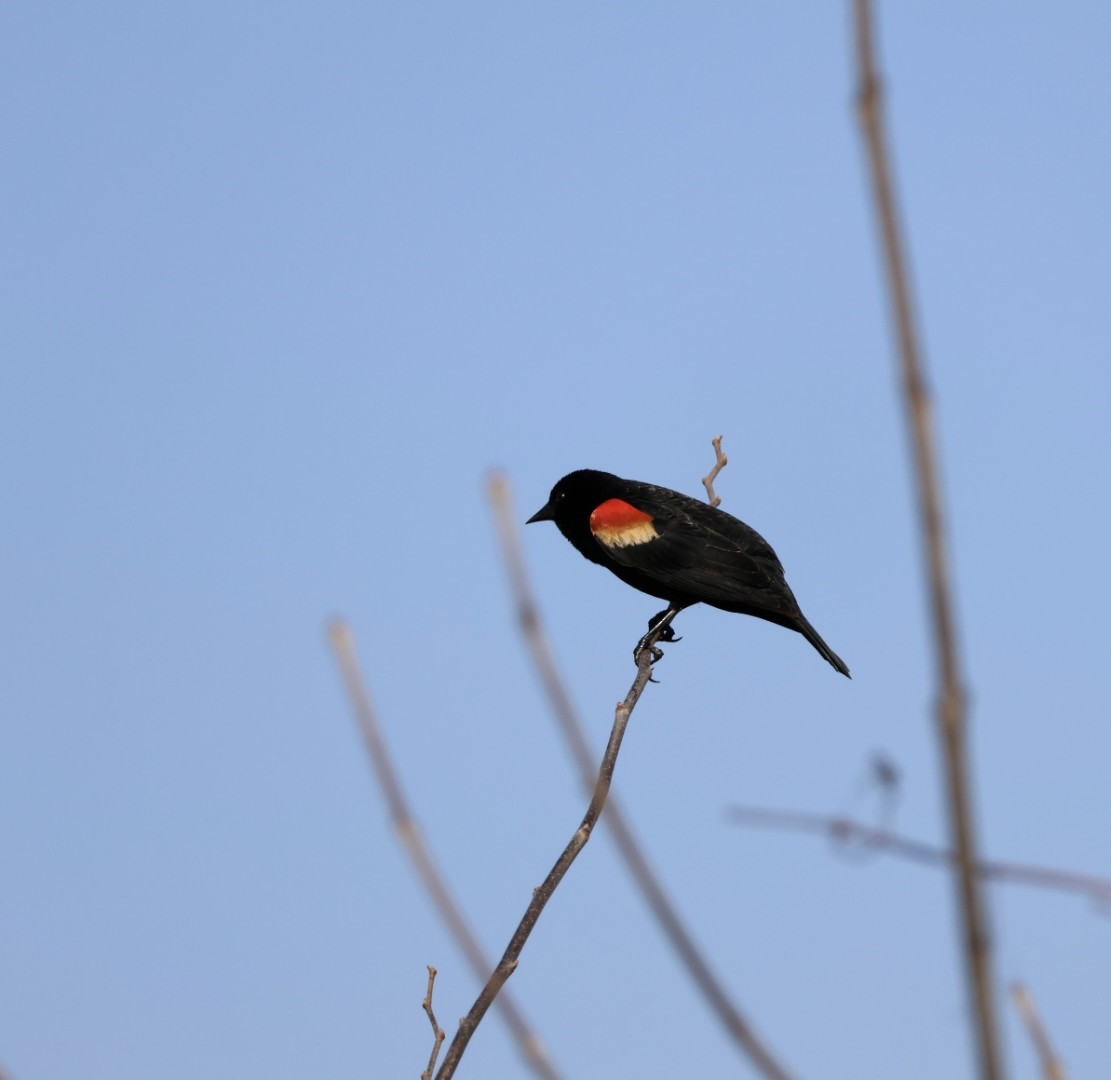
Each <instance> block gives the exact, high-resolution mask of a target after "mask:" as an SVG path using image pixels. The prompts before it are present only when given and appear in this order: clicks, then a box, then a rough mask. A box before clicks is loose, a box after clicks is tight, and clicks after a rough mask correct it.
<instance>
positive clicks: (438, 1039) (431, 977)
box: [420, 964, 444, 1080]
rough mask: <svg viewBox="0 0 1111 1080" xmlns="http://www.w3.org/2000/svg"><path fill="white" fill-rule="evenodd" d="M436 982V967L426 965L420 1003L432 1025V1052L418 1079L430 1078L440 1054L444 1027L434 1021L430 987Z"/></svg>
mask: <svg viewBox="0 0 1111 1080" xmlns="http://www.w3.org/2000/svg"><path fill="white" fill-rule="evenodd" d="M435 983H436V969H435V968H434V967H433V966H432V965H431V964H429V965H428V990H427V991H426V992H425V995H424V1001H422V1002H421V1005H422V1006H423V1007H424V1011H425V1012H426V1013H427V1014H428V1022H429V1023H430V1024H431V1025H432V1053H431V1055H430V1056H429V1058H428V1068H427V1069H425V1070H424V1072H422V1073H421V1074H420V1080H432V1074H433V1072H435V1071H436V1058H438V1057H439V1056H440V1047H441V1046H443V1044H444V1029H443V1028H442V1027H440V1025H439V1024H437V1023H436V1014H435V1013H434V1012H433V1011H432V988H433V986H434V985H435Z"/></svg>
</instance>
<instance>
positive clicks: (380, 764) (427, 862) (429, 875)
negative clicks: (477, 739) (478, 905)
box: [328, 619, 559, 1080]
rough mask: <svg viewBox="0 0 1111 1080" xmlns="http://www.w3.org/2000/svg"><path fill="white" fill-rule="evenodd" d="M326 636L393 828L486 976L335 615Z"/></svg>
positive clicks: (532, 1061)
mask: <svg viewBox="0 0 1111 1080" xmlns="http://www.w3.org/2000/svg"><path fill="white" fill-rule="evenodd" d="M328 641H329V643H330V644H331V647H332V652H333V654H334V655H335V658H336V662H337V663H338V664H339V668H340V672H341V673H342V675H343V681H344V685H345V686H346V688H347V696H348V698H349V699H350V701H351V708H352V709H353V711H354V713H355V718H356V720H357V721H358V724H359V731H360V732H361V733H362V736H363V742H364V743H365V745H366V750H367V754H368V755H369V757H370V760H371V764H372V765H373V766H374V772H375V775H376V776H377V778H378V784H379V786H380V787H381V788H382V792H383V794H384V795H385V796H386V803H387V805H388V807H389V812H390V819H391V821H392V822H393V827H394V831H395V832H396V833H397V835H398V838H399V839H400V840H401V842H402V844H403V845H404V847H405V850H406V852H407V853H408V855H409V858H410V860H411V861H412V863H413V865H414V866H415V867H416V870H417V874H418V875H419V876H420V879H421V882H422V883H423V884H424V887H425V889H426V890H427V891H428V894H429V896H431V897H432V902H433V904H435V905H436V910H437V911H438V912H439V914H440V918H441V919H443V920H444V924H445V925H446V926H447V928H448V930H449V931H450V932H451V935H452V937H453V938H455V942H456V944H457V945H458V946H459V948H460V949H461V950H462V952H463V955H464V956H465V957H466V960H467V963H468V964H469V965H470V967H471V970H472V971H473V972H474V973H475V976H476V977H477V978H478V979H485V978H486V974H487V972H489V970H490V961H489V960H488V959H487V958H486V956H485V954H484V953H483V951H482V946H481V945H479V943H478V939H477V938H476V937H475V936H474V934H473V933H472V931H471V928H470V926H468V925H467V921H466V919H465V918H464V917H463V913H462V912H461V911H460V909H459V906H458V904H456V902H455V899H454V897H453V896H452V895H451V892H450V890H449V889H448V886H447V882H446V881H445V880H444V878H443V875H442V874H441V873H440V871H439V868H438V867H437V866H436V864H435V862H434V861H433V859H432V855H431V854H430V853H429V851H428V848H427V847H426V846H425V843H424V840H423V838H422V837H421V834H420V830H419V828H418V827H417V824H416V821H415V820H414V818H413V815H412V812H411V811H410V809H409V804H408V802H407V800H406V799H405V795H404V792H403V791H402V789H401V782H400V781H399V779H398V777H397V772H396V770H395V769H394V767H393V763H392V761H391V760H390V756H389V752H388V751H387V749H386V743H385V740H384V739H383V737H382V732H381V728H380V726H379V723H378V717H377V714H376V713H375V711H374V708H373V706H372V705H371V703H370V696H369V694H368V693H367V690H366V685H365V683H364V682H363V677H362V672H361V671H360V669H359V662H358V660H357V659H356V657H355V648H354V644H353V642H352V639H351V631H350V629H349V628H348V626H347V624H346V623H345V622H344V621H343V620H341V619H334V620H333V621H332V622H331V623H330V624H329V626H328ZM498 1008H499V1010H500V1012H501V1016H502V1018H503V1019H504V1020H505V1023H506V1025H507V1026H508V1028H509V1030H510V1032H511V1033H512V1035H513V1038H514V1039H515V1040H516V1042H517V1047H518V1049H519V1050H520V1051H521V1054H522V1055H523V1057H524V1058H525V1060H526V1061H527V1062H528V1064H529V1066H530V1067H531V1068H532V1071H533V1072H534V1073H535V1074H536V1075H537V1076H540V1077H544V1080H559V1073H558V1072H557V1071H556V1069H555V1066H554V1065H553V1064H552V1062H551V1061H550V1060H549V1059H548V1056H547V1054H546V1053H545V1051H544V1049H543V1047H542V1046H541V1043H540V1040H539V1038H538V1037H537V1035H536V1033H535V1032H534V1031H533V1030H532V1028H531V1027H530V1026H529V1024H528V1022H527V1021H526V1020H525V1019H524V1017H523V1016H522V1015H521V1012H520V1010H519V1009H518V1008H517V1005H516V1003H515V1002H514V1000H513V999H512V998H511V997H510V996H509V995H508V994H505V995H503V996H502V997H501V999H500V1000H499V1001H498Z"/></svg>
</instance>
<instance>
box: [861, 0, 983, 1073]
mask: <svg viewBox="0 0 1111 1080" xmlns="http://www.w3.org/2000/svg"><path fill="white" fill-rule="evenodd" d="M854 11H855V38H856V61H857V79H858V90H857V105H858V114H859V119H860V125H861V131H862V134H863V138H864V145H865V151H866V155H867V161H868V171H869V176H870V178H871V184H872V205H873V209H874V211H875V215H876V220H877V224H878V227H879V233H880V238H881V244H882V248H883V256H884V264H885V266H886V278H887V287H888V292H889V295H890V301H891V308H892V317H893V319H894V323H895V328H896V336H897V340H898V354H899V361H900V367H901V372H902V384H903V402H904V409H905V413H906V422H907V430H908V434H909V437H910V441H911V447H912V453H913V457H914V466H915V468H914V475H915V480H916V490H917V503H918V517H919V524H920V527H921V531H922V537H923V546H924V554H925V563H926V567H925V569H926V580H927V586H928V590H929V597H930V613H931V621H932V624H933V638H934V654H935V662H936V669H937V671H936V679H937V728H938V735H939V737H940V741H941V745H942V756H943V758H944V762H945V777H946V796H947V798H946V802H947V805H948V810H949V831H950V837H951V843H952V846H953V848H954V850H955V851H956V854H957V864H958V870H959V873H958V874H957V876H956V884H957V902H958V908H959V911H960V918H961V923H962V927H963V939H964V947H963V955H964V962H965V974H966V981H967V985H968V993H969V998H970V1001H971V1007H972V1014H973V1017H974V1019H975V1024H974V1027H975V1031H976V1040H977V1051H978V1061H979V1072H980V1076H981V1077H982V1078H983V1080H997V1078H998V1077H1000V1076H1002V1072H1003V1070H1002V1064H1001V1059H1000V1051H999V1036H998V1020H997V1017H996V1005H995V993H994V990H995V982H994V978H993V976H992V963H991V941H990V938H989V934H988V916H987V909H986V902H985V900H984V897H983V894H982V892H981V890H980V885H979V878H978V875H977V873H976V866H977V863H978V859H977V854H976V833H975V827H974V823H973V808H972V794H971V783H970V779H969V768H968V762H967V757H966V753H965V714H966V707H965V694H964V686H963V679H962V675H961V665H960V657H959V653H958V649H957V637H956V616H955V614H954V611H953V602H952V590H951V586H950V581H949V570H948V564H949V559H948V551H947V546H948V545H947V540H946V533H945V525H944V521H943V518H942V509H941V507H942V498H941V482H940V479H939V476H938V468H937V461H936V452H935V449H934V442H935V440H934V432H933V423H932V418H931V402H930V395H929V391H928V390H927V387H926V380H925V375H924V365H923V362H922V360H921V356H920V351H919V347H918V332H917V328H916V325H915V318H914V312H913V305H912V303H911V295H910V284H909V280H908V278H909V275H908V272H907V262H906V257H905V253H904V249H903V240H902V236H901V233H900V228H899V216H898V213H897V211H896V196H895V189H894V183H893V180H892V177H891V169H890V166H889V164H888V161H889V155H888V149H887V136H886V132H885V128H884V116H883V88H882V85H881V82H880V78H879V75H878V72H877V67H876V60H875V49H874V44H873V27H872V5H871V3H870V0H855V2H854Z"/></svg>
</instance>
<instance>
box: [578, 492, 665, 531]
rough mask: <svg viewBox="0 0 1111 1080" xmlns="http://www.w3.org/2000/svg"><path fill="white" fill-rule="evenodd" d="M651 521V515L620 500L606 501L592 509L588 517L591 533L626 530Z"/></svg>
mask: <svg viewBox="0 0 1111 1080" xmlns="http://www.w3.org/2000/svg"><path fill="white" fill-rule="evenodd" d="M651 520H652V515H651V514H646V513H645V512H644V511H643V510H638V509H637V508H636V507H635V506H632V505H631V504H630V503H627V502H625V501H624V500H622V499H607V500H606V501H605V502H604V503H602V505H601V506H596V507H595V508H594V513H592V514H591V515H590V531H591V532H592V533H597V532H601V531H603V530H605V531H608V530H611V529H627V528H628V527H629V526H630V525H644V524H646V523H647V522H649V521H651Z"/></svg>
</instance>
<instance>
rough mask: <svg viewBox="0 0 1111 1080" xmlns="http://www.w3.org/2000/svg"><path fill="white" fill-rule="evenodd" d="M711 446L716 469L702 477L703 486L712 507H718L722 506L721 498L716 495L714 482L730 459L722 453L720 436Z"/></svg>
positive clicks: (712, 441) (711, 442)
mask: <svg viewBox="0 0 1111 1080" xmlns="http://www.w3.org/2000/svg"><path fill="white" fill-rule="evenodd" d="M710 445H711V446H713V448H714V467H713V468H712V469H711V470H710V471H709V473H707V475H706V476H704V477H702V484H703V486H704V487H705V488H706V498H707V499H708V500H709V503H710V505H711V506H715V507H716V506H719V505H720V504H721V498H720V497H719V496H718V495H716V494H715V493H714V481H715V480H716V479H717V475H718V473H719V472H721V470H722V469H724V468H725V466H726V465H728V464H729V458H727V457H726V456H725V455H724V454H723V453H722V452H721V436H720V435H719V436H718V437H717V438H716V439H711V440H710Z"/></svg>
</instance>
